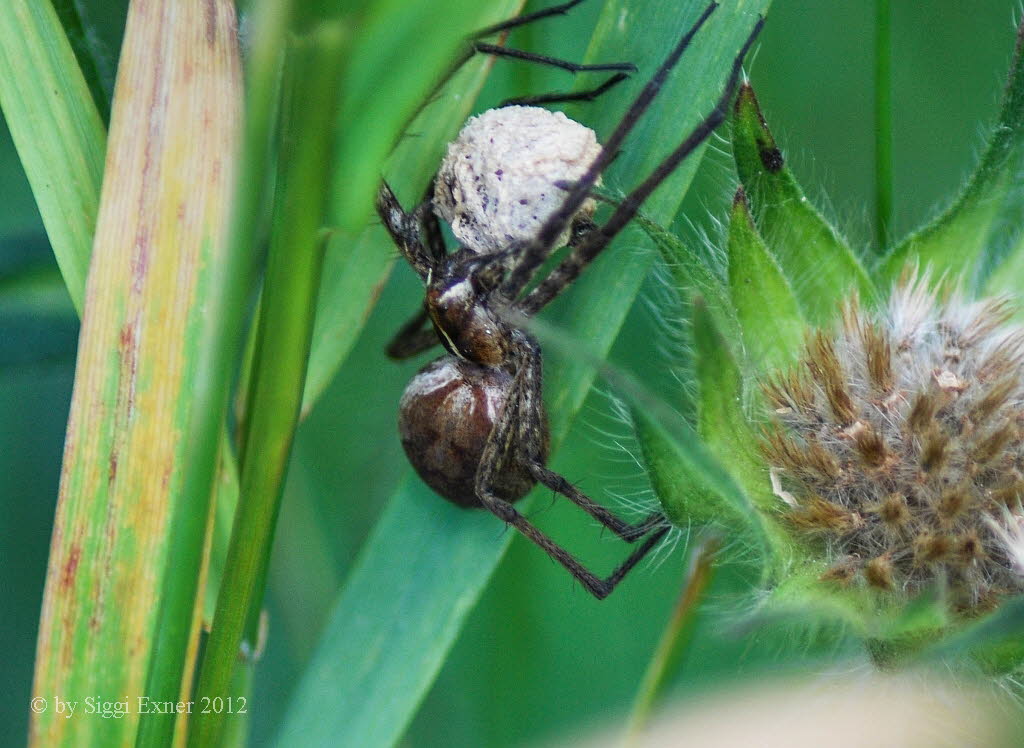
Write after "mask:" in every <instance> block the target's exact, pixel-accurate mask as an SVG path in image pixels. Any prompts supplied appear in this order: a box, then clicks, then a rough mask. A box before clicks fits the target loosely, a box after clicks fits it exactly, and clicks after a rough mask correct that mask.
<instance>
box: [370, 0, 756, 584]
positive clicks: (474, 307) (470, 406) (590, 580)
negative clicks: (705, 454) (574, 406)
mask: <svg viewBox="0 0 1024 748" xmlns="http://www.w3.org/2000/svg"><path fill="white" fill-rule="evenodd" d="M579 1H580V0H574V1H573V2H570V3H565V4H564V5H562V6H556V7H555V8H550V9H547V10H546V11H540V12H539V13H534V14H531V15H530V16H522V17H520V18H517V19H512V20H511V21H507V22H505V23H504V24H498V25H497V26H493V27H490V28H488V29H485V30H484V31H483V32H481V34H488V33H494V32H495V31H501V30H505V29H508V28H511V27H512V26H514V25H520V24H521V23H525V22H527V21H531V20H535V19H536V18H538V17H541V15H550V14H552V13H555V12H564V11H565V10H566V9H567V8H568V7H571V6H572V5H575V4H576V3H577V2H579ZM716 7H717V3H714V2H712V3H711V4H710V5H709V6H708V7H707V8H706V9H705V10H704V12H703V13H702V15H701V16H700V17H699V18H698V20H697V21H696V22H695V23H694V25H693V26H692V27H691V28H690V29H689V30H688V31H686V33H685V34H683V36H682V37H681V38H680V39H679V41H678V43H677V44H676V46H675V47H674V49H672V51H671V53H670V54H669V55H668V57H667V58H666V59H665V61H664V62H663V63H662V65H661V67H659V68H658V70H657V71H656V72H655V74H654V76H653V77H652V78H651V80H650V81H649V82H648V83H647V84H646V85H645V86H644V87H643V89H642V90H641V91H640V93H639V95H638V96H637V97H636V99H635V100H634V101H633V103H632V104H631V105H630V107H629V108H628V109H627V111H626V113H625V115H624V116H623V118H622V120H621V122H620V123H619V125H618V126H617V127H616V128H615V130H614V132H612V134H611V135H610V136H609V138H608V140H607V141H606V142H605V144H604V146H603V147H600V148H597V147H596V144H595V149H594V152H595V153H596V156H591V158H592V160H591V161H590V162H589V165H588V166H586V165H585V166H584V167H582V168H581V170H580V172H581V173H580V175H579V176H578V178H576V179H575V180H573V181H571V182H564V181H563V182H561V183H559V184H560V187H561V189H562V192H561V194H560V200H559V201H557V202H556V204H555V205H553V206H552V207H551V212H550V215H548V216H547V217H546V218H543V219H542V220H540V221H538V222H537V225H536V226H535V227H533V228H532V229H531V231H530V233H529V234H528V235H526V236H517V237H514V236H512V235H511V234H505V235H504V236H505V237H506V239H507V241H506V242H505V244H504V245H503V246H493V242H492V245H487V246H484V245H477V246H469V245H468V243H467V241H466V240H465V239H464V238H461V237H460V241H461V243H462V246H460V247H458V248H457V249H456V250H455V251H452V252H449V251H448V249H447V248H446V246H445V243H444V240H443V238H442V235H441V231H440V223H439V218H438V216H437V215H436V213H437V212H440V211H439V210H438V209H439V207H443V206H441V203H444V202H446V201H448V202H451V200H452V199H453V198H454V192H452V190H453V185H452V184H451V178H450V177H448V176H447V175H446V176H445V177H444V178H439V177H435V180H434V186H433V194H432V195H431V193H429V192H428V198H427V199H426V200H425V201H424V202H423V203H422V204H420V205H419V206H418V207H417V208H415V209H414V210H413V211H412V212H406V211H405V210H404V209H403V208H402V206H401V205H400V204H399V202H398V200H397V198H396V197H395V195H394V193H393V192H392V191H391V188H390V187H389V186H388V185H387V183H386V182H384V183H383V184H382V186H381V189H380V191H379V194H378V197H377V211H378V213H379V214H380V217H381V219H382V221H383V223H384V225H385V227H386V228H387V230H388V232H389V233H390V234H391V237H392V239H393V240H394V242H395V244H396V245H397V246H398V249H399V251H400V253H401V254H402V256H403V257H404V258H405V260H406V261H407V262H408V263H409V265H410V266H411V267H412V269H413V270H414V271H415V272H416V273H417V274H418V275H419V276H420V278H421V279H422V280H423V283H424V285H425V289H426V293H425V299H424V303H423V309H422V311H421V312H420V313H419V315H417V316H416V317H415V318H413V319H412V320H410V321H409V322H408V323H407V324H406V325H405V326H403V327H402V329H401V330H400V331H399V332H398V334H397V335H396V336H395V338H394V340H393V341H392V342H391V344H390V345H389V346H388V353H389V355H390V356H391V357H392V358H396V359H401V358H406V357H409V356H412V355H415V354H416V353H419V352H421V351H425V350H427V349H429V348H431V347H433V346H434V345H436V344H438V343H440V344H441V345H443V346H444V348H445V350H446V351H447V355H445V356H442V357H441V358H438V359H437V360H435V361H433V362H431V363H429V364H427V366H425V367H424V368H423V369H421V370H420V371H419V373H417V374H416V375H415V376H414V377H413V379H412V381H411V382H410V383H409V385H408V387H407V388H406V390H405V393H404V394H403V396H402V399H401V403H400V406H399V411H400V412H399V432H400V436H401V440H402V445H403V447H404V448H405V451H406V454H407V456H408V458H409V461H410V462H411V463H412V465H413V467H414V468H415V469H416V471H417V473H418V474H419V475H420V477H421V478H422V479H423V481H424V482H425V483H426V484H427V485H429V486H430V487H431V488H432V489H433V490H434V491H436V492H437V493H438V494H440V495H441V496H443V497H444V498H446V499H448V500H449V501H451V502H453V503H455V504H457V505H459V506H462V507H483V508H485V509H487V510H489V511H491V512H492V513H494V514H495V515H496V516H498V517H499V518H500V519H502V520H504V522H506V523H507V524H508V525H511V526H513V527H515V528H516V529H517V530H518V531H519V532H521V533H522V534H523V535H525V536H526V537H527V538H529V539H530V540H531V541H533V542H534V543H536V544H537V545H538V546H540V548H541V549H543V550H544V551H545V552H546V553H547V554H548V555H549V556H551V557H552V558H553V559H555V560H556V561H557V562H558V563H560V564H561V565H562V566H564V567H565V568H566V569H567V570H568V571H569V572H570V573H571V574H572V575H573V576H574V577H575V578H576V579H577V580H578V581H579V582H580V583H581V584H582V585H583V586H584V587H585V588H586V589H587V590H588V591H589V592H590V593H591V594H593V595H594V596H595V597H596V598H598V599H603V598H605V597H607V596H608V594H610V593H611V591H612V590H613V589H614V588H615V587H616V585H618V583H619V582H620V581H621V580H622V579H623V578H624V577H625V576H626V574H627V573H628V572H629V571H630V570H631V569H632V568H633V567H634V566H636V564H637V563H638V562H639V561H640V560H641V559H642V558H643V557H644V556H645V555H646V554H647V553H648V552H649V551H650V550H651V549H652V548H654V547H655V545H656V544H657V543H658V541H659V540H660V539H661V538H662V537H663V536H664V535H665V533H666V532H667V531H668V523H667V521H666V520H665V518H664V516H663V515H662V514H661V513H660V512H654V513H652V514H651V515H650V516H648V517H646V518H644V519H643V520H641V521H640V522H637V523H634V524H630V523H628V522H625V521H623V520H621V519H619V518H618V517H616V516H615V515H614V514H612V513H611V512H610V511H609V510H608V509H606V508H604V507H603V506H601V505H599V504H597V503H596V502H594V501H593V500H591V499H590V498H589V497H588V496H586V495H585V494H584V493H582V492H581V491H579V490H578V489H577V488H576V487H575V486H573V485H572V484H571V483H570V482H569V481H568V480H566V479H565V478H564V477H563V476H561V475H559V474H558V473H556V472H554V471H552V470H550V469H548V468H547V466H546V462H547V457H548V444H549V437H548V428H547V418H546V415H545V411H544V405H543V401H542V357H541V349H540V346H539V345H538V343H537V341H536V340H535V339H534V338H533V337H532V336H531V335H530V333H529V332H528V331H527V329H526V328H525V326H524V321H525V318H529V317H531V316H532V315H534V314H536V313H537V312H539V311H540V310H541V309H543V308H544V307H545V306H546V305H547V304H548V303H549V302H550V301H551V300H552V299H554V298H555V297H556V296H557V295H558V294H559V293H561V292H562V291H563V290H565V289H566V288H567V287H568V286H569V285H570V284H571V283H572V282H573V281H574V280H575V279H576V278H577V277H578V276H579V274H580V273H581V272H582V271H583V270H584V268H586V267H587V265H588V264H589V263H590V262H592V261H593V260H594V259H595V258H596V257H597V255H598V254H600V252H601V251H602V250H603V249H605V248H606V247H607V246H608V244H609V243H610V242H611V240H612V239H613V238H614V237H615V236H616V235H617V234H618V233H619V232H620V231H621V230H622V229H623V228H624V227H625V226H626V225H627V223H628V222H629V221H630V220H631V219H632V218H633V216H634V215H635V214H636V212H637V211H638V210H639V208H640V206H641V204H642V203H643V202H644V200H645V199H646V198H647V197H648V196H649V195H650V194H651V193H652V192H653V191H654V190H655V188H656V187H657V186H658V185H659V184H661V182H663V181H664V180H665V179H666V178H667V177H668V176H669V174H671V173H672V171H673V170H674V169H675V168H676V167H677V166H679V164H680V163H682V161H683V160H684V159H685V158H686V157H687V156H688V155H689V154H690V153H691V152H692V151H693V150H694V149H695V148H696V147H697V146H698V145H700V144H701V143H702V142H703V141H704V140H705V139H706V138H707V137H708V136H709V135H710V134H711V133H712V132H713V131H714V129H715V128H716V127H717V126H718V125H719V124H721V122H722V121H723V120H724V119H725V114H726V111H727V108H728V106H729V102H730V101H731V99H732V96H733V94H734V92H735V90H736V87H737V83H738V80H739V75H740V69H741V65H742V62H743V59H744V57H745V56H746V53H747V51H748V50H749V49H750V47H751V45H752V44H753V42H754V40H755V38H756V37H757V35H758V33H759V32H760V30H761V27H762V25H763V22H764V20H763V18H762V19H758V21H757V23H756V25H755V26H754V28H753V30H752V32H751V33H750V35H749V37H748V38H747V40H746V42H745V43H744V45H743V47H742V49H741V50H740V51H739V54H738V55H737V56H736V58H735V60H734V61H733V64H732V69H731V72H730V76H729V78H728V81H727V83H726V85H725V88H724V90H723V91H722V93H721V95H720V97H719V99H718V101H717V103H716V104H715V106H714V108H713V109H712V110H711V111H710V113H708V115H707V116H706V117H705V118H704V119H703V120H701V122H699V123H698V124H697V125H696V127H695V128H694V129H693V130H692V131H691V132H690V133H689V134H687V135H686V137H685V138H684V139H683V140H682V141H681V142H680V144H679V145H678V146H677V147H676V149H675V150H674V151H672V152H671V153H670V154H669V155H668V156H667V157H666V158H665V159H664V160H663V161H662V162H661V163H660V164H659V165H658V166H657V168H655V170H654V171H653V172H652V173H651V174H650V175H649V176H648V177H647V178H646V179H645V180H644V181H643V182H642V183H641V184H640V185H639V186H637V187H636V188H635V189H634V190H633V191H632V192H630V193H629V194H627V195H626V196H625V197H624V198H623V199H622V200H621V201H620V202H618V204H617V205H616V207H615V208H614V210H613V212H612V214H611V216H610V217H609V218H608V219H607V220H606V221H605V222H604V223H603V224H601V225H598V224H596V223H595V222H594V221H593V220H592V218H591V213H592V211H593V207H592V206H593V203H592V198H591V197H590V193H591V191H592V188H593V187H594V186H595V185H596V184H597V182H598V180H599V177H600V174H601V172H602V170H604V169H605V168H606V167H607V166H608V165H609V164H610V163H611V161H612V160H613V159H614V158H615V156H616V154H617V153H618V151H619V148H620V147H621V146H622V143H623V141H624V140H625V138H626V136H627V135H628V134H629V132H630V131H631V130H632V129H633V127H634V126H635V125H636V124H637V122H638V120H639V118H640V117H641V115H642V114H643V113H644V111H645V110H646V109H647V108H648V106H649V105H650V103H651V102H652V100H653V99H654V97H655V96H656V95H657V94H658V91H659V89H660V88H661V86H662V85H663V83H664V81H665V79H666V78H667V77H668V75H669V73H670V71H671V70H672V68H673V67H674V66H675V65H676V63H677V62H678V61H679V58H680V57H681V56H682V54H683V52H684V50H685V49H686V47H687V46H688V45H689V43H690V41H691V39H692V38H693V37H694V35H695V34H696V33H697V32H698V30H699V29H700V28H701V26H702V25H703V24H704V22H705V21H707V19H708V18H709V17H710V16H711V14H712V13H713V12H714V11H715V9H716ZM478 36H479V35H478ZM473 49H475V50H478V51H484V52H487V53H493V52H495V50H501V48H500V47H499V48H490V47H489V45H481V44H480V43H474V44H473ZM503 54H504V53H503ZM508 56H517V57H520V58H522V57H523V53H518V52H517V53H515V54H514V55H508ZM544 59H546V60H549V59H550V58H544ZM542 61H543V60H542ZM548 64H550V63H548ZM625 67H626V66H623V65H621V64H620V65H618V66H617V67H610V66H598V67H597V69H606V70H607V69H617V70H620V71H621V70H623V69H624V68H625ZM620 76H622V73H621V72H620V73H619V75H618V76H614V77H613V78H611V79H609V80H608V81H606V82H605V83H604V84H603V85H602V86H600V87H598V88H597V89H594V90H593V91H589V92H584V93H583V94H582V95H581V94H575V95H567V96H562V95H549V96H543V97H534V98H533V99H531V100H529V101H528V102H527V103H538V102H544V103H547V102H551V101H557V100H565V99H566V98H573V99H579V98H593V96H595V95H598V94H600V93H601V91H602V90H607V88H608V87H610V86H611V85H615V84H616V83H617V82H618V80H616V78H619V77H620ZM511 103H517V104H518V103H523V101H522V100H520V101H517V102H511ZM499 111H500V110H499ZM541 111H545V110H541ZM545 113H546V114H550V113H549V112H546V111H545ZM569 122H571V120H569ZM573 124H575V123H573ZM578 127H580V128H582V125H578ZM583 129H586V128H583ZM464 132H465V131H464ZM587 132H590V131H589V130H587ZM491 142H493V141H491ZM471 155H472V154H469V155H467V158H469V157H471ZM443 170H444V167H442V171H443ZM498 177H499V179H500V177H501V174H500V173H499V174H498ZM445 190H448V191H449V193H448V195H447V197H446V195H445ZM588 203H589V206H590V207H589V208H588ZM484 205H485V207H486V200H485V202H484ZM453 231H455V226H454V225H453ZM455 233H456V236H457V237H459V233H458V232H455ZM499 236H500V235H499ZM508 237H512V238H510V239H508ZM470 244H471V242H470ZM564 244H568V246H569V254H568V255H567V256H566V257H565V258H564V259H563V260H562V261H561V262H560V263H558V264H557V265H556V266H555V267H554V269H552V270H551V271H550V272H549V273H548V274H547V275H546V276H545V277H543V278H541V279H539V282H536V283H533V281H534V277H535V275H536V274H537V271H538V269H539V268H540V266H541V264H542V263H543V262H544V261H545V259H547V257H548V256H549V254H550V253H551V252H552V251H553V250H554V249H556V248H557V247H558V246H561V245H564ZM428 323H429V326H428ZM537 483H540V484H542V485H544V486H546V487H547V488H549V489H551V490H552V491H554V492H556V493H557V494H561V495H562V496H564V497H566V498H568V499H569V500H570V501H572V502H573V503H575V504H576V505H578V506H579V507H580V508H581V509H583V511H585V512H586V513H587V514H589V515H590V516H591V517H593V518H594V519H596V520H597V521H598V522H600V523H601V524H602V525H604V526H605V527H607V528H608V529H610V530H611V531H612V532H614V533H615V534H616V535H617V536H618V537H620V538H621V539H622V540H624V541H626V542H627V543H637V542H639V541H642V542H640V545H639V546H638V547H637V548H635V549H634V550H633V551H632V553H630V555H629V556H628V557H627V558H626V559H625V561H623V562H622V563H621V564H620V565H619V566H618V568H616V569H615V570H614V571H613V572H612V573H611V575H609V576H607V577H605V578H601V577H599V576H598V575H596V574H594V573H593V572H591V571H590V570H589V569H587V568H586V567H585V566H584V565H583V564H582V563H580V562H579V561H578V560H577V559H576V558H575V557H574V556H573V555H572V554H571V553H569V552H568V551H567V550H565V549H564V548H562V547H561V546H560V545H558V544H556V543H555V542H554V541H553V540H552V539H551V538H550V537H548V535H546V534H545V533H544V532H542V531H541V530H539V529H538V528H537V527H536V526H534V525H533V523H531V522H530V521H529V520H528V519H527V518H526V517H525V516H524V515H523V514H522V513H520V512H519V511H518V510H517V509H516V508H515V507H514V506H513V503H514V502H516V501H517V500H519V499H521V498H522V497H524V496H525V495H526V494H527V493H528V492H529V491H530V489H531V488H533V486H534V485H536V484H537Z"/></svg>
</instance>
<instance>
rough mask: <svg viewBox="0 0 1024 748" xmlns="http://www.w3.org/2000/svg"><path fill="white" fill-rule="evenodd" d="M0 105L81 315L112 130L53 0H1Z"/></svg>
mask: <svg viewBox="0 0 1024 748" xmlns="http://www.w3.org/2000/svg"><path fill="white" fill-rule="evenodd" d="M0 108H2V109H3V113H4V117H5V118H6V120H7V124H8V126H9V127H10V129H11V135H12V136H13V138H14V144H15V146H16V147H17V149H18V156H19V157H20V158H21V163H22V165H23V166H24V168H25V173H26V174H27V175H28V179H29V183H30V184H31V185H32V193H33V195H35V199H36V203H37V204H38V206H39V212H40V214H41V215H42V217H43V225H45V226H46V233H47V235H48V236H49V238H50V244H51V245H52V246H53V252H54V254H55V255H56V257H57V264H58V265H59V266H60V270H61V273H62V274H63V276H64V282H65V284H67V287H68V293H70V294H71V300H72V302H73V303H74V305H75V309H76V310H78V313H79V314H81V312H82V305H83V300H84V298H85V277H86V274H87V273H88V270H89V256H90V254H91V252H92V241H93V234H94V233H95V230H96V215H97V213H98V211H99V203H100V184H101V182H102V179H103V160H104V154H105V153H106V149H107V134H106V130H105V128H104V126H103V120H102V119H101V117H100V113H99V110H98V109H97V108H96V103H95V101H94V100H93V96H92V94H91V93H90V91H89V85H88V83H87V82H86V79H85V77H84V76H83V75H82V70H81V68H79V66H78V61H77V60H76V59H75V53H74V51H73V50H72V48H71V44H70V43H69V42H68V38H67V36H66V35H65V33H64V29H63V28H62V27H61V24H60V19H59V18H58V17H57V13H56V12H55V11H54V9H53V6H52V5H51V4H50V2H49V0H7V2H4V3H3V4H0Z"/></svg>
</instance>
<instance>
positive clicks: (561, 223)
mask: <svg viewBox="0 0 1024 748" xmlns="http://www.w3.org/2000/svg"><path fill="white" fill-rule="evenodd" d="M716 8H718V3H716V2H712V3H711V4H710V5H708V7H707V8H705V10H704V12H703V13H701V15H700V18H698V19H697V21H696V23H694V24H693V26H691V27H690V29H689V30H688V31H687V32H686V33H685V34H683V36H682V38H681V39H680V40H679V41H678V42H677V43H676V46H675V47H674V48H673V50H672V52H671V53H669V56H668V57H667V58H666V59H665V62H663V63H662V64H661V67H659V68H658V70H657V71H656V72H655V73H654V75H653V76H652V78H651V80H650V81H648V82H647V85H645V86H644V87H643V89H641V91H640V93H639V94H638V95H637V97H636V99H634V100H633V103H632V104H631V105H630V107H629V109H628V110H627V111H626V114H625V116H624V117H623V118H622V121H621V122H620V123H619V125H618V127H616V128H615V130H614V131H613V132H612V134H611V135H610V136H609V137H608V140H607V141H605V144H604V146H603V147H602V149H601V153H600V154H599V155H598V157H597V158H596V159H595V160H594V163H592V164H591V165H590V168H589V169H587V171H586V172H585V173H584V174H583V176H582V177H580V180H579V181H578V182H576V184H575V185H574V186H573V188H572V189H571V190H569V192H568V194H567V195H566V197H565V200H564V201H563V202H562V204H561V206H559V208H558V210H556V211H555V212H553V213H552V214H551V215H550V216H549V217H548V219H547V220H546V221H545V222H544V224H543V225H542V226H541V228H540V231H538V232H537V236H536V237H535V238H534V239H533V240H532V241H530V242H527V243H525V244H524V245H522V246H521V247H518V248H516V249H517V253H518V259H517V260H516V262H515V265H514V266H513V268H512V270H511V272H509V274H508V277H507V278H506V279H505V281H504V283H502V285H501V293H502V295H504V296H505V298H507V299H515V298H517V297H518V296H519V294H520V293H522V291H523V289H524V288H526V286H527V285H528V284H529V282H530V280H531V279H532V278H533V275H534V273H536V271H537V269H538V268H539V267H540V266H541V264H543V262H544V260H545V259H546V258H547V256H548V254H549V253H550V252H551V250H552V249H553V248H554V243H555V241H556V240H557V239H558V237H559V236H561V234H562V232H563V231H565V227H566V226H567V225H568V224H569V222H570V221H571V220H572V217H573V216H574V215H576V213H577V211H579V209H580V206H581V205H583V202H584V201H585V200H586V199H587V198H588V197H589V195H590V190H591V189H592V188H593V186H594V185H595V184H596V183H597V179H598V177H599V176H600V175H601V172H602V171H604V170H605V169H606V168H607V167H608V165H609V164H610V163H611V162H612V159H614V158H615V156H616V155H617V154H618V151H619V148H620V147H621V146H622V143H623V141H624V140H625V139H626V136H627V135H629V133H630V132H631V131H632V130H633V128H634V127H636V124H637V122H638V121H639V120H640V117H641V116H642V115H643V113H644V112H646V111H647V108H648V107H649V106H650V105H651V102H652V101H653V100H654V97H655V96H657V95H658V92H659V91H660V90H661V87H662V86H663V85H664V83H665V80H666V79H667V78H668V74H669V73H670V72H671V71H672V68H673V67H675V65H676V63H678V62H679V58H680V57H682V55H683V52H684V51H686V48H687V47H688V46H689V45H690V42H691V41H692V39H693V37H694V35H696V33H697V32H698V31H699V30H700V28H701V26H703V25H704V23H705V21H707V20H708V18H709V17H710V16H711V14H712V13H714V11H715V9H716Z"/></svg>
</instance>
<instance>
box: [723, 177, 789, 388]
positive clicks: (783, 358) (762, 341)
mask: <svg viewBox="0 0 1024 748" xmlns="http://www.w3.org/2000/svg"><path fill="white" fill-rule="evenodd" d="M728 252H729V287H730V290H731V291H732V302H733V306H734V307H735V308H736V316H737V318H738V319H739V324H740V328H741V330H742V333H743V345H744V348H745V349H746V354H747V360H748V361H749V362H750V364H751V366H752V368H753V369H754V370H755V371H758V372H761V373H766V372H772V371H777V370H779V369H784V368H787V367H789V366H790V365H792V364H793V362H794V361H795V360H796V359H797V357H798V356H799V354H800V350H801V348H802V346H803V339H804V334H805V332H806V330H807V323H806V322H805V321H804V318H803V315H802V314H801V313H800V307H799V305H798V303H797V300H796V296H795V295H794V294H793V289H792V288H791V287H790V285H789V281H787V280H786V277H785V276H784V275H783V274H782V269H781V268H780V267H779V264H778V263H777V262H776V261H775V258H774V257H772V255H771V253H770V252H769V251H768V247H766V246H765V243H764V240H763V239H761V235H760V234H759V233H758V232H757V228H756V227H755V226H754V220H753V218H752V217H751V215H750V210H749V208H748V207H747V196H746V194H745V193H744V192H743V188H742V187H740V188H739V189H738V190H737V191H736V197H735V199H734V200H733V203H732V213H731V214H730V216H729V242H728Z"/></svg>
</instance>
